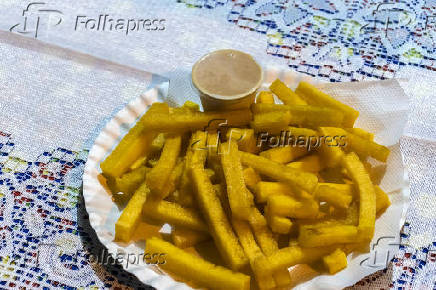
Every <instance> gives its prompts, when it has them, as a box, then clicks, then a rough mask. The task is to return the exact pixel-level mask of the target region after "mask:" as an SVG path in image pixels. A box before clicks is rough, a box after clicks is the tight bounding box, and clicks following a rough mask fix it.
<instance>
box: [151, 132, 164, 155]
mask: <svg viewBox="0 0 436 290" xmlns="http://www.w3.org/2000/svg"><path fill="white" fill-rule="evenodd" d="M164 144H165V134H164V133H159V134H157V136H156V137H155V138H154V139H153V142H151V146H150V155H157V154H158V153H159V152H160V151H161V150H162V148H163V146H164Z"/></svg>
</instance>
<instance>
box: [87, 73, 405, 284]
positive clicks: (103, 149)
mask: <svg viewBox="0 0 436 290" xmlns="http://www.w3.org/2000/svg"><path fill="white" fill-rule="evenodd" d="M277 77H280V79H281V80H282V81H284V82H285V83H286V84H287V85H289V86H290V87H291V88H295V87H296V86H297V85H298V83H299V82H300V81H301V80H304V81H308V82H312V83H315V84H316V83H318V82H317V81H316V80H315V79H314V78H311V77H310V76H307V75H303V74H299V73H295V72H291V71H282V70H279V69H274V68H268V69H266V71H265V76H264V83H263V88H267V87H268V86H269V84H270V83H271V82H272V81H273V80H274V79H276V78H277ZM376 83H377V85H379V83H381V82H373V84H372V85H375V84H376ZM335 85H336V84H335ZM343 85H344V84H342V86H343ZM350 85H351V86H359V85H356V83H353V84H350ZM368 85H371V83H366V84H365V85H363V84H362V87H365V86H366V87H367V86H368ZM390 85H392V84H390ZM383 86H384V85H383ZM383 86H382V87H383ZM328 87H329V85H327V87H326V89H327V90H328ZM389 90H392V88H389ZM396 94H398V93H397V92H396V93H395V94H394V95H396ZM158 95H159V94H158V89H157V88H154V89H150V90H149V91H147V92H146V93H145V94H144V95H142V96H140V97H138V98H136V99H134V100H132V101H131V102H130V103H129V104H128V105H127V106H126V107H125V108H124V109H122V110H121V111H119V112H118V113H117V114H116V115H115V117H114V118H113V119H112V120H110V121H109V122H108V124H107V125H106V127H105V128H104V129H103V130H102V132H101V133H100V135H99V136H98V137H97V139H96V140H95V144H94V146H93V147H92V149H91V151H90V152H89V156H88V160H87V163H86V165H85V170H84V175H83V196H84V199H85V205H86V210H87V212H88V213H89V222H90V224H91V226H92V227H93V228H94V230H95V231H96V233H97V236H98V238H99V239H100V242H101V243H102V244H103V245H104V246H105V247H106V248H107V249H108V253H111V254H112V255H113V256H115V255H117V254H119V255H124V260H126V255H127V254H131V255H134V254H136V255H140V254H141V253H143V252H144V246H145V244H144V243H130V244H121V243H115V242H114V241H113V239H114V236H115V222H116V220H117V219H118V217H119V216H120V214H121V210H120V209H118V207H117V206H116V205H115V203H114V202H113V201H112V200H111V195H110V193H108V192H107V191H106V189H105V188H104V187H103V185H102V184H101V183H100V181H99V177H98V176H99V174H100V173H101V170H100V162H102V161H103V160H104V158H105V157H106V156H107V155H108V154H109V153H110V152H111V151H112V150H113V148H114V147H115V145H116V144H117V143H118V142H119V141H120V140H121V137H122V136H123V135H124V134H126V132H127V131H128V129H130V128H131V127H133V125H134V124H135V122H136V120H137V119H138V118H139V117H140V116H141V115H142V114H144V113H145V112H146V111H147V109H148V107H149V106H150V104H151V103H153V102H155V101H162V100H159V99H158ZM335 97H337V96H335ZM402 101H404V100H402ZM362 103H363V105H365V100H364V99H362V98H360V99H359V100H357V101H356V104H357V107H356V108H357V109H359V110H361V109H362V107H361V105H362ZM366 109H367V108H366ZM376 109H377V108H376ZM363 111H364V112H365V109H363ZM394 111H395V109H394ZM368 114H370V113H368ZM368 114H366V116H365V114H362V113H361V116H360V117H359V125H360V126H361V127H363V128H365V126H364V125H362V124H373V123H374V120H372V117H371V116H370V115H368ZM406 116H407V115H406ZM375 119H379V117H376V118H375ZM406 120H407V117H406ZM386 123H387V124H389V122H385V123H384V124H385V125H386ZM402 126H403V125H402ZM376 127H377V126H376ZM365 129H371V126H370V127H367V128H365ZM385 129H386V128H385ZM376 136H377V135H376ZM376 139H377V138H376ZM388 139H389V138H388ZM389 140H391V139H389ZM377 141H379V142H381V143H382V144H386V143H383V142H382V141H380V140H377ZM388 145H392V146H389V148H390V149H391V150H392V149H394V152H393V155H394V157H393V160H391V158H390V159H389V160H388V163H389V162H393V166H388V172H387V175H389V174H390V173H389V170H392V171H395V172H391V173H392V174H393V176H394V177H395V176H396V177H395V178H398V176H401V179H400V180H395V181H394V182H396V183H397V184H398V185H399V186H397V188H395V190H393V191H392V192H389V194H390V197H391V200H394V202H393V205H392V206H391V207H390V208H389V209H388V210H387V211H386V212H385V213H384V214H383V216H382V217H381V218H380V219H379V220H377V224H376V234H375V238H374V240H373V243H375V242H376V241H377V240H378V239H379V238H380V237H381V236H383V235H381V234H380V232H384V233H389V234H388V236H394V239H395V242H398V239H399V231H400V227H401V225H402V224H403V223H404V217H405V212H406V209H407V205H408V200H409V185H408V178H407V174H405V171H404V170H403V167H402V160H401V154H400V151H399V144H398V143H396V144H388ZM391 155H392V154H391ZM398 158H399V159H398ZM392 174H390V176H391V175H392ZM388 182H389V180H388ZM391 183H392V182H391ZM388 187H389V186H388ZM380 228H382V231H380V230H377V229H380ZM390 241H391V242H392V241H393V240H392V239H390ZM386 249H388V251H389V252H388V254H390V255H391V257H392V254H394V253H395V252H396V251H397V250H398V245H393V246H392V245H390V246H383V245H381V246H378V247H374V249H372V251H371V253H369V254H368V253H367V254H361V255H356V254H351V255H349V256H348V262H349V267H347V269H345V270H343V271H341V272H339V273H337V274H336V275H333V276H331V275H322V276H318V277H316V278H314V279H312V280H311V281H308V282H305V283H303V284H300V285H298V288H302V289H319V288H322V289H339V288H343V287H346V286H350V285H353V284H354V283H356V282H358V281H359V280H361V279H362V278H364V277H365V276H367V275H369V274H371V273H374V272H376V271H378V270H381V269H384V268H385V267H386V265H383V264H380V265H365V263H367V262H368V261H369V260H371V259H373V258H374V257H375V255H376V254H377V251H380V250H386ZM133 259H135V258H132V257H131V259H130V262H133ZM379 259H380V258H379ZM362 261H363V262H362ZM365 261H366V262H365ZM360 264H362V265H363V266H362V265H360ZM122 265H123V268H124V269H125V270H126V271H128V272H130V273H132V274H134V275H136V276H137V277H138V279H139V280H140V281H142V282H143V283H145V284H147V285H151V286H153V287H156V288H157V289H191V288H190V287H189V286H187V285H185V284H184V283H180V282H176V281H174V280H173V279H172V278H171V277H169V276H167V275H165V274H164V273H163V272H161V271H159V270H158V269H157V268H156V267H154V266H149V265H146V264H144V263H142V262H139V263H138V259H136V263H135V264H129V265H128V266H126V263H125V262H124V261H123V263H122Z"/></svg>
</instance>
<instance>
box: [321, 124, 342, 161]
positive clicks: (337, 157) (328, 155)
mask: <svg viewBox="0 0 436 290" xmlns="http://www.w3.org/2000/svg"><path fill="white" fill-rule="evenodd" d="M318 131H319V135H320V136H323V137H325V139H324V140H325V141H323V144H321V146H320V147H319V150H318V151H319V154H320V155H321V158H322V159H323V161H324V164H325V165H326V167H329V168H334V167H338V166H339V165H340V163H341V160H342V158H343V157H344V155H345V153H344V151H343V150H342V149H341V147H340V146H339V145H340V144H339V142H337V141H335V143H334V144H327V143H332V141H334V139H333V137H334V136H335V132H334V131H332V130H331V129H330V127H320V128H318ZM327 138H331V139H330V140H331V142H327V140H328V139H327Z"/></svg>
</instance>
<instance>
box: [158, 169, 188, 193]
mask: <svg viewBox="0 0 436 290" xmlns="http://www.w3.org/2000/svg"><path fill="white" fill-rule="evenodd" d="M184 167H185V162H183V161H180V162H178V163H177V165H176V166H175V167H174V169H173V170H172V171H171V173H170V176H169V177H168V180H167V183H166V184H165V186H164V187H163V189H162V192H161V194H160V196H161V198H166V197H167V196H168V195H169V194H171V193H173V192H174V191H175V190H176V189H177V188H178V187H179V183H180V178H181V177H182V174H183V169H184Z"/></svg>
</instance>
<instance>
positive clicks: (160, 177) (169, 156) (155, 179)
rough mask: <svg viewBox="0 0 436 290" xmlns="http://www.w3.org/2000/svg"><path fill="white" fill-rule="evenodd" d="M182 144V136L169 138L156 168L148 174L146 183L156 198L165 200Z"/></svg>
mask: <svg viewBox="0 0 436 290" xmlns="http://www.w3.org/2000/svg"><path fill="white" fill-rule="evenodd" d="M181 144H182V137H181V136H180V135H173V136H167V138H166V140H165V145H164V147H163V149H162V153H161V155H160V158H159V161H158V162H157V164H156V166H155V167H153V169H152V170H150V172H148V174H147V176H146V178H145V182H146V184H147V186H148V187H149V188H150V192H151V194H152V195H154V196H159V197H161V198H165V196H164V194H167V192H165V191H164V188H165V185H166V183H167V181H168V178H169V177H170V175H171V171H172V170H173V169H174V167H175V165H176V162H177V158H178V157H179V154H180V150H181Z"/></svg>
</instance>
